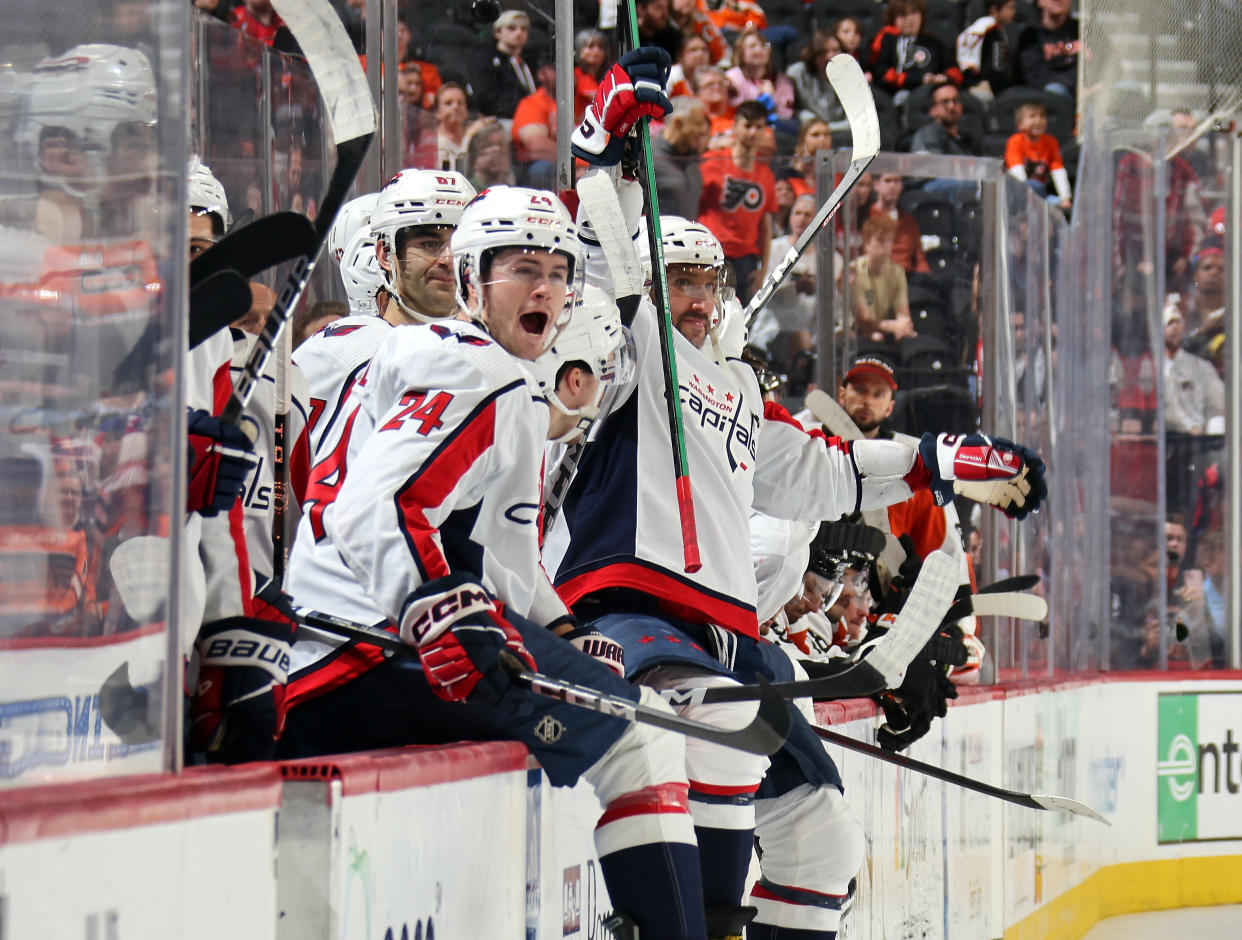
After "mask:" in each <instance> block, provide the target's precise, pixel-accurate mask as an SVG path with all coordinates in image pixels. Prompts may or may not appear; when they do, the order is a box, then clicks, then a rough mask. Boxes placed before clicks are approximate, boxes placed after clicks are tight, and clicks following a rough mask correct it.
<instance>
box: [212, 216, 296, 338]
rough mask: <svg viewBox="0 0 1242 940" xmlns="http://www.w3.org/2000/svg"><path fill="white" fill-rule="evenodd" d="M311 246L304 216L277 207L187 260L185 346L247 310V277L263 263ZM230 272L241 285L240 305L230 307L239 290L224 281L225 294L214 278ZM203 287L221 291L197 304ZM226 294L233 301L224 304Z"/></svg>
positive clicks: (288, 257)
mask: <svg viewBox="0 0 1242 940" xmlns="http://www.w3.org/2000/svg"><path fill="white" fill-rule="evenodd" d="M314 247H315V227H314V225H312V224H311V220H310V219H308V218H307V217H306V216H304V215H301V214H299V213H297V212H277V213H274V214H273V215H267V216H264V217H263V218H261V219H259V220H257V221H255V222H251V223H250V224H249V225H247V226H244V227H243V228H240V229H235V230H234V231H233V232H232V234H229V235H226V236H225V237H224V238H222V239H221V240H220V241H219V242H217V243H216V244H215V245H213V246H212V247H211V248H209V249H207V250H206V251H204V252H203V253H202V254H201V255H199V256H198V257H197V258H195V259H194V260H193V261H191V262H190V285H191V286H190V348H191V349H193V348H194V347H195V346H197V345H199V344H200V343H202V342H203V340H205V339H207V338H208V337H209V336H212V335H213V334H215V333H216V332H218V331H219V330H222V329H224V327H226V326H228V325H229V324H230V323H232V322H233V321H234V320H236V319H237V318H238V317H240V316H241V315H242V314H244V313H245V312H246V311H247V310H249V309H250V302H251V298H250V290H249V286H248V285H247V283H246V282H247V281H248V279H250V278H252V277H254V276H255V275H257V274H259V273H260V272H263V271H266V270H267V269H268V268H273V267H275V266H276V265H278V264H284V263H285V262H286V261H292V260H293V259H294V258H298V257H301V256H302V255H305V254H307V253H308V252H310V251H312V250H314ZM230 272H231V273H233V274H234V276H236V277H238V278H240V280H241V283H242V285H243V286H244V287H245V288H246V289H245V305H244V306H242V308H241V309H240V310H237V308H236V303H239V302H240V298H241V294H240V292H239V289H238V288H237V287H236V285H232V284H229V285H227V291H228V293H227V294H225V293H224V291H225V290H226V287H225V286H224V285H223V282H222V281H221V279H220V275H221V274H228V273H230ZM212 285H215V286H212ZM208 290H210V291H211V292H212V293H219V294H221V296H220V297H219V298H218V299H217V298H212V297H207V298H206V300H207V305H200V304H199V303H198V302H197V298H198V297H199V296H200V295H201V294H205V293H207V291H208ZM230 299H232V300H233V301H234V303H232V304H230V303H229V302H228V301H229V300H230Z"/></svg>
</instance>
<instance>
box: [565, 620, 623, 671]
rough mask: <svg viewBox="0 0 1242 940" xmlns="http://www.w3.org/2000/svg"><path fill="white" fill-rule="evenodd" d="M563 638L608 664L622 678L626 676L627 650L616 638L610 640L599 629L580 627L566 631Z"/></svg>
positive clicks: (593, 657)
mask: <svg viewBox="0 0 1242 940" xmlns="http://www.w3.org/2000/svg"><path fill="white" fill-rule="evenodd" d="M562 639H566V640H568V641H569V642H570V643H572V644H573V645H574V646H576V647H577V648H578V649H580V650H582V652H584V653H586V654H587V655H588V656H590V657H591V658H592V659H593V660H595V661H596V662H598V663H602V664H603V665H605V666H607V667H608V668H609V669H611V670H612V671H613V672H615V673H616V674H617V675H619V676H620V677H621V678H623V679H624V678H625V650H624V648H622V646H621V644H620V643H618V642H616V641H615V640H610V639H608V637H606V636H604V634H602V633H600V632H599V631H598V630H591V629H589V628H587V627H579V628H578V629H577V630H571V631H570V632H569V633H566V634H565V635H564V636H563V637H562Z"/></svg>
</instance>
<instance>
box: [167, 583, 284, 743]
mask: <svg viewBox="0 0 1242 940" xmlns="http://www.w3.org/2000/svg"><path fill="white" fill-rule="evenodd" d="M296 633H297V624H296V622H295V621H294V619H293V611H292V610H291V609H290V608H289V606H288V601H287V600H286V599H285V598H284V597H283V595H280V593H279V592H278V591H272V592H264V593H263V594H261V595H260V596H259V597H257V598H255V616H254V617H229V618H226V619H224V620H217V621H214V622H213V623H209V624H205V625H204V626H203V628H202V629H201V630H199V633H198V641H197V643H196V644H195V648H196V649H197V651H198V655H199V659H200V666H199V670H198V681H197V683H196V684H195V686H194V698H193V702H192V704H191V706H190V742H191V745H192V746H193V748H194V749H195V750H197V751H201V752H202V753H204V754H205V755H206V756H207V759H208V760H210V761H214V762H217V763H222V764H240V763H243V762H246V761H255V760H271V759H272V757H273V756H274V755H275V751H276V742H277V740H279V738H280V735H281V732H283V731H284V728H285V685H286V683H287V682H288V680H289V652H290V647H291V646H292V645H293V640H294V637H295V635H296Z"/></svg>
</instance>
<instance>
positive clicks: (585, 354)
mask: <svg viewBox="0 0 1242 940" xmlns="http://www.w3.org/2000/svg"><path fill="white" fill-rule="evenodd" d="M570 362H584V363H586V365H587V367H588V368H589V369H590V370H591V374H592V375H594V376H595V377H596V378H597V379H599V387H598V388H597V389H596V392H595V398H594V400H593V401H591V402H590V403H589V404H586V405H582V406H580V407H578V408H569V407H568V406H566V405H565V403H564V402H563V401H561V399H560V396H558V395H557V394H556V377H557V374H558V373H559V372H560V370H561V367H562V366H564V365H565V364H566V363H570ZM529 366H530V371H531V372H532V373H533V374H534V375H535V378H536V380H537V381H538V382H539V388H540V390H541V391H542V392H543V394H544V397H545V398H546V399H547V400H548V403H549V404H550V405H551V406H552V407H553V408H555V409H556V410H557V411H559V412H560V413H561V414H564V415H569V416H571V417H572V416H578V417H579V421H578V423H577V425H576V426H575V427H574V428H573V429H571V430H570V431H569V432H568V433H567V434H566V435H565V436H564V437H562V438H560V440H569V439H570V438H572V437H574V436H576V435H577V434H578V432H579V431H585V430H586V428H587V426H588V425H589V424H590V423H591V421H593V420H594V419H595V417H596V416H597V415H598V414H599V406H600V402H601V401H602V400H603V397H604V392H605V391H607V389H608V386H609V385H614V384H619V383H624V382H627V381H629V380H630V378H631V377H632V376H633V374H634V350H633V340H632V339H631V338H630V334H629V331H628V330H626V329H625V327H624V326H622V325H621V311H620V310H618V309H617V304H616V302H615V301H614V300H613V299H612V298H611V297H610V296H609V295H608V293H607V292H606V291H604V290H602V289H601V288H598V287H596V286H595V285H593V284H587V285H586V286H585V287H584V288H583V289H582V293H581V295H580V296H579V298H578V300H577V301H576V302H575V304H574V312H573V315H572V316H571V317H570V318H569V323H568V324H566V326H565V327H564V328H563V329H562V330H561V332H560V333H559V334H558V335H557V337H556V342H555V343H553V345H552V347H551V348H550V349H549V350H548V351H547V352H545V353H544V354H543V355H542V356H540V357H539V358H538V359H536V360H535V361H534V362H533V363H529Z"/></svg>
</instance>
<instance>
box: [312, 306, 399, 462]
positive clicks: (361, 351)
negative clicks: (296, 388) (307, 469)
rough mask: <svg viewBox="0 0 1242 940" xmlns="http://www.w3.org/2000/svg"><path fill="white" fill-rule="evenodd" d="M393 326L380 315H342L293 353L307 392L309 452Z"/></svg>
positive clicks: (316, 453)
mask: <svg viewBox="0 0 1242 940" xmlns="http://www.w3.org/2000/svg"><path fill="white" fill-rule="evenodd" d="M392 330H393V326H392V324H391V323H389V322H388V321H387V320H385V319H383V318H382V317H369V316H353V317H342V318H341V319H340V320H336V321H335V322H333V323H330V324H328V325H327V326H325V327H324V328H323V329H322V330H320V331H319V332H318V333H315V334H314V335H313V336H311V337H309V338H308V339H307V340H306V342H304V343H303V344H302V345H301V346H299V347H298V348H297V350H296V351H295V352H294V354H293V361H294V362H295V363H296V364H297V366H298V368H299V369H301V370H302V374H303V375H304V376H305V377H306V385H307V388H308V389H309V392H310V419H309V420H310V452H311V456H312V459H313V460H318V459H319V456H320V453H319V444H320V442H321V441H322V439H323V437H324V435H325V434H326V433H328V432H329V431H330V430H331V429H332V427H333V426H334V425H335V424H336V422H337V421H339V420H340V419H341V411H342V409H343V408H344V404H345V396H346V393H348V391H349V389H350V386H351V385H353V383H354V382H355V381H356V380H357V378H358V376H359V375H361V374H362V370H363V369H365V368H366V366H367V363H368V362H370V361H371V357H372V356H374V355H375V350H377V349H379V347H380V343H382V342H383V341H384V340H385V339H386V338H387V337H388V334H389V333H391V332H392Z"/></svg>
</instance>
